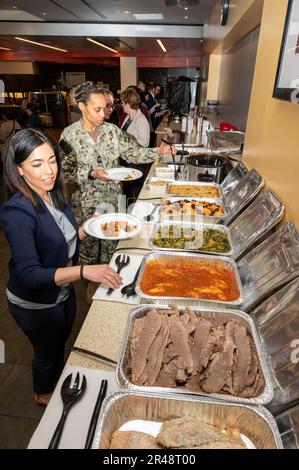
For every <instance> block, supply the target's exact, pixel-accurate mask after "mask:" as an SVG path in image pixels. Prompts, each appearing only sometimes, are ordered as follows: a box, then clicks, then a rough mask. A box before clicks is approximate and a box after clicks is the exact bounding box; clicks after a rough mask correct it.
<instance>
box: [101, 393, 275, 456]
mask: <svg viewBox="0 0 299 470" xmlns="http://www.w3.org/2000/svg"><path fill="white" fill-rule="evenodd" d="M183 416H192V417H195V418H199V419H201V420H202V421H204V422H205V423H208V424H211V425H213V426H216V427H218V428H219V429H230V428H237V429H239V431H240V433H241V434H242V435H243V436H246V437H247V438H248V439H249V440H250V441H251V442H252V444H253V445H254V447H255V448H256V449H282V448H283V446H282V442H281V438H280V435H279V431H278V428H277V424H276V422H275V419H274V418H273V416H272V415H271V414H270V413H269V411H268V410H266V409H265V408H264V407H262V406H247V405H235V404H231V403H224V402H222V403H221V402H219V401H217V400H212V399H206V398H199V397H198V398H196V399H195V398H194V397H184V398H183V397H178V396H167V395H165V394H156V395H151V394H148V393H140V392H131V391H126V392H123V391H119V392H114V393H111V394H110V395H108V396H107V398H106V399H105V401H104V403H103V406H102V410H101V414H100V416H99V420H98V424H97V428H96V431H95V437H94V440H93V443H92V449H109V448H110V441H111V436H112V433H113V432H114V431H117V430H119V428H120V427H121V426H122V425H124V424H125V423H128V422H129V421H133V420H143V421H149V422H153V421H154V422H161V423H162V422H163V421H167V420H169V419H173V418H180V417H183ZM173 450H175V449H173Z"/></svg>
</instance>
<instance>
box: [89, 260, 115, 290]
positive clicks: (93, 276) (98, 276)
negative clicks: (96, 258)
mask: <svg viewBox="0 0 299 470" xmlns="http://www.w3.org/2000/svg"><path fill="white" fill-rule="evenodd" d="M83 277H84V279H87V280H88V281H93V282H103V283H104V284H106V286H108V287H111V289H117V288H118V287H119V286H121V284H122V277H121V276H120V275H119V274H117V272H116V271H114V269H112V268H110V266H108V264H89V265H85V266H84V269H83Z"/></svg>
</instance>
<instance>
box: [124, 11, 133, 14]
mask: <svg viewBox="0 0 299 470" xmlns="http://www.w3.org/2000/svg"><path fill="white" fill-rule="evenodd" d="M131 13H132V12H131V11H130V10H124V11H123V14H124V15H130V14H131Z"/></svg>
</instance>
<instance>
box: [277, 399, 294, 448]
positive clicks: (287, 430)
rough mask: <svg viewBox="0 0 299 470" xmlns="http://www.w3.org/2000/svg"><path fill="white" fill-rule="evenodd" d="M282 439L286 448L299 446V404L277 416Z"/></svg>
mask: <svg viewBox="0 0 299 470" xmlns="http://www.w3.org/2000/svg"><path fill="white" fill-rule="evenodd" d="M276 422H277V424H278V429H279V431H280V435H281V440H282V443H283V446H284V448H285V449H298V448H299V405H296V406H294V407H293V408H290V409H288V410H285V411H283V412H282V413H280V414H279V415H278V416H276Z"/></svg>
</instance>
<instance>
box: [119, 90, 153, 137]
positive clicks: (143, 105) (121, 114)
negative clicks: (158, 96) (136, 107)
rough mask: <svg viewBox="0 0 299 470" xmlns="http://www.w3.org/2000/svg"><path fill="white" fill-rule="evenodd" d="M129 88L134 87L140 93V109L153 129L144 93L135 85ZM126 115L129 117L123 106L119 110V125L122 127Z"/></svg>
mask: <svg viewBox="0 0 299 470" xmlns="http://www.w3.org/2000/svg"><path fill="white" fill-rule="evenodd" d="M129 88H132V89H133V90H135V91H136V92H137V93H138V95H139V97H140V100H141V103H140V111H141V112H142V114H144V116H145V117H146V119H147V120H148V123H149V125H150V129H151V131H152V122H151V118H150V115H149V112H148V109H147V106H146V103H145V99H144V95H142V94H141V93H140V90H139V89H138V88H137V86H135V85H130V86H128V87H127V88H126V89H127V90H128V89H129ZM126 117H127V114H126V113H125V111H124V110H123V108H121V109H120V112H119V115H118V127H120V128H121V126H122V124H123V122H124V120H125V118H126Z"/></svg>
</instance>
